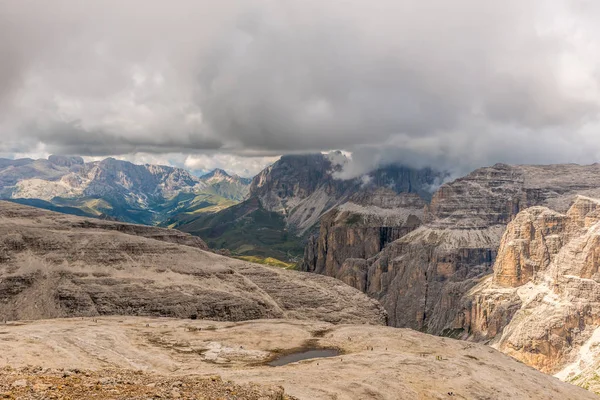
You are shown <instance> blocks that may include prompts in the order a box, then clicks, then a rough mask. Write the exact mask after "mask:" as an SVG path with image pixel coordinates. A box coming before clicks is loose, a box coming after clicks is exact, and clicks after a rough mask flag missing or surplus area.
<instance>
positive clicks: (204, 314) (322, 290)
mask: <svg viewBox="0 0 600 400" xmlns="http://www.w3.org/2000/svg"><path fill="white" fill-rule="evenodd" d="M205 248H206V246H205V244H204V243H203V242H202V240H200V239H199V238H196V237H192V236H190V235H187V234H183V233H181V232H177V231H174V230H166V229H160V228H153V227H147V226H138V225H129V224H123V223H115V222H110V221H99V220H95V219H84V218H78V217H74V216H69V215H64V214H58V213H52V212H49V211H45V210H40V209H35V208H31V207H26V206H21V205H16V204H14V203H9V202H0V320H21V319H40V318H56V317H69V316H94V315H155V316H172V317H180V318H212V319H218V320H230V321H239V320H247V319H257V318H297V319H320V320H326V321H330V322H336V323H344V322H355V323H372V324H382V323H385V312H384V311H383V310H382V308H381V306H380V305H379V304H378V303H377V302H376V301H375V300H372V299H369V298H368V297H367V296H365V295H364V294H362V293H360V292H359V291H358V290H356V289H353V288H351V287H349V286H347V285H345V284H343V283H342V282H339V281H337V280H335V279H333V278H328V277H324V276H317V275H313V274H304V273H300V272H295V271H287V270H282V269H278V268H275V267H268V266H262V265H258V264H251V263H247V262H243V261H240V260H234V259H231V258H227V257H223V256H219V255H216V254H213V253H209V252H206V251H204V250H203V249H205Z"/></svg>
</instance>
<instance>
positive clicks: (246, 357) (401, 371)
mask: <svg viewBox="0 0 600 400" xmlns="http://www.w3.org/2000/svg"><path fill="white" fill-rule="evenodd" d="M0 337H2V340H0V354H2V357H0V366H7V365H10V366H11V367H12V368H14V369H16V371H15V370H9V371H6V370H5V372H3V373H2V374H0V387H1V388H2V390H6V391H13V392H16V393H24V392H25V391H31V390H34V388H35V384H36V383H46V381H45V379H47V378H45V377H44V376H45V375H51V376H52V375H55V374H56V371H57V370H58V371H60V372H62V376H64V378H63V383H64V384H65V386H66V385H67V384H70V385H73V386H74V387H78V386H82V385H85V384H92V387H91V388H90V389H89V390H90V393H96V390H100V391H101V393H106V394H107V395H108V396H111V395H112V396H114V397H105V398H119V397H117V395H116V393H118V391H119V390H128V388H129V389H132V390H140V391H141V392H143V393H148V394H150V393H154V392H158V394H161V393H164V389H166V388H167V387H165V384H168V386H170V389H178V390H179V391H180V392H181V394H182V395H183V394H185V393H189V392H188V390H189V388H194V387H198V388H199V389H202V388H207V387H208V388H212V389H214V390H221V389H225V390H227V388H230V389H231V391H230V392H229V396H231V397H225V396H224V397H223V398H232V399H233V398H236V397H233V396H234V393H232V392H236V393H237V391H238V390H239V391H240V393H246V392H244V390H264V391H265V393H269V392H268V390H272V391H275V392H274V393H281V391H279V392H277V389H276V388H277V387H283V389H284V390H285V392H284V393H285V395H289V396H293V397H294V398H297V399H301V400H320V399H328V400H329V399H338V400H350V399H367V400H369V399H378V400H382V399H383V400H387V399H389V400H398V399H400V400H403V399H406V400H409V399H410V400H412V399H422V400H429V399H436V400H437V399H453V398H457V399H498V400H504V399H506V400H508V399H532V400H537V399H544V400H552V399H565V400H569V399H572V400H575V399H577V400H582V399H595V398H597V397H596V396H595V395H593V394H592V393H591V392H588V391H586V390H584V389H581V388H578V387H575V386H572V385H569V384H566V383H564V382H561V381H560V380H558V379H556V378H554V377H552V376H549V375H545V374H542V373H540V372H539V371H536V370H534V369H533V368H530V367H528V366H526V365H524V364H522V363H519V362H517V361H515V360H514V359H512V358H511V357H508V356H506V355H504V354H502V353H500V352H498V351H496V350H494V349H491V348H489V347H487V346H484V345H480V344H475V343H467V342H463V341H457V340H452V339H448V338H440V337H435V336H431V335H426V334H423V333H419V332H415V331H412V330H407V329H397V328H389V327H383V326H365V325H332V324H329V323H324V322H314V321H293V320H260V321H248V322H237V323H232V322H216V321H200V320H197V321H190V320H177V319H167V318H141V317H100V318H94V319H92V318H84V319H81V318H72V319H55V320H42V321H32V322H28V321H23V322H18V323H9V324H6V325H0ZM307 348H335V349H338V350H339V351H341V355H339V356H334V357H328V358H315V359H307V360H302V361H299V362H295V363H291V364H288V365H285V366H281V367H270V366H267V365H266V362H267V361H269V360H271V359H273V358H274V357H278V356H280V355H282V354H289V353H293V352H296V351H299V350H302V349H307ZM57 354H60V357H58V356H57ZM27 365H31V366H32V367H30V368H35V367H40V368H41V370H42V371H46V369H48V368H49V369H50V370H48V372H41V373H39V374H40V375H41V377H39V378H36V377H32V376H31V375H33V374H32V373H26V372H25V373H24V372H23V370H22V368H25V367H27ZM40 368H36V369H35V370H39V369H40ZM28 370H29V371H31V369H28ZM26 371H27V370H26ZM104 371H109V372H104ZM110 371H114V372H110ZM130 371H139V372H137V373H136V374H137V376H135V375H134V374H133V373H132V372H130ZM149 372H152V375H149V374H148V373H149ZM86 374H87V375H89V377H87V376H86ZM81 375H83V376H81ZM215 375H218V376H221V377H222V379H223V381H224V382H223V383H222V384H220V385H218V386H217V385H214V387H213V386H211V385H212V384H211V383H210V382H208V383H207V378H210V377H211V376H215ZM215 379H216V378H215ZM229 380H231V381H233V382H235V384H227V383H226V382H227V381H229ZM21 381H24V385H25V386H23V385H22V383H23V382H21ZM16 382H18V384H17V385H16V386H13V385H15V383H16ZM48 383H50V384H51V385H60V384H61V383H60V381H56V380H54V381H51V382H48ZM98 384H99V385H100V386H102V387H101V388H100V389H98V388H97V387H96V386H97V385H98ZM228 385H229V386H228ZM252 388H254V389H252ZM261 388H262V389H261ZM41 389H43V388H42V387H41V386H38V389H37V390H41ZM111 389H112V390H115V391H116V392H112V394H111V392H110V390H111ZM212 389H211V390H212ZM68 390H71V389H68ZM46 393H48V392H46ZM50 393H52V392H50ZM200 393H202V391H200ZM272 393H273V392H272ZM163 395H164V394H163ZM171 395H172V393H170V392H166V397H167V398H169V397H170V396H171ZM133 398H135V397H133ZM182 398H186V397H183V396H182ZM188 398H189V397H188ZM208 398H218V397H208ZM238 398H251V399H254V398H255V397H238ZM265 398H266V399H271V398H273V397H265Z"/></svg>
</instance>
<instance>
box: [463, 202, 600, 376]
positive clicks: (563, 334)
mask: <svg viewBox="0 0 600 400" xmlns="http://www.w3.org/2000/svg"><path fill="white" fill-rule="evenodd" d="M599 254H600V201H599V200H595V199H591V198H587V197H583V196H579V197H578V198H577V199H576V201H575V203H574V204H573V206H572V207H571V208H570V209H569V210H568V212H567V213H565V214H561V213H558V212H556V211H553V210H550V209H548V208H546V207H532V208H528V209H526V210H524V211H522V212H521V213H519V214H518V215H517V217H516V218H515V219H514V220H513V221H512V222H511V223H510V224H509V225H508V228H507V230H506V232H505V234H504V236H503V238H502V241H501V245H500V249H499V252H498V257H497V260H496V263H495V265H494V274H493V275H492V276H490V277H488V278H487V279H486V280H485V281H483V282H482V283H480V284H479V285H477V286H476V287H474V288H473V289H472V290H471V292H470V293H469V294H468V296H467V298H466V299H465V318H464V321H465V333H466V334H467V335H468V336H469V337H470V338H472V339H475V340H490V341H492V343H494V346H495V347H497V348H498V349H499V350H501V351H503V352H505V353H507V354H509V355H511V356H513V357H515V358H517V359H519V360H521V361H523V362H525V363H527V364H529V365H532V366H534V367H536V368H537V369H540V370H542V371H544V372H548V373H558V375H559V377H561V378H562V379H565V380H577V381H578V382H577V383H579V384H583V385H585V384H586V383H590V382H593V380H594V379H595V376H596V375H595V371H591V367H596V368H597V367H598V365H600V350H599V349H597V348H595V347H598V346H599V345H600V336H599V335H598V332H600V330H599V328H600V273H599V268H600V261H599V258H598V255H599ZM592 372H593V373H592ZM582 374H583V375H582ZM588 381H589V382H588Z"/></svg>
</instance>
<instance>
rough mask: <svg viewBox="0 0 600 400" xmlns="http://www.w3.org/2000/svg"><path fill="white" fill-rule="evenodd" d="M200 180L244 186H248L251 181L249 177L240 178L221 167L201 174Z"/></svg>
mask: <svg viewBox="0 0 600 400" xmlns="http://www.w3.org/2000/svg"><path fill="white" fill-rule="evenodd" d="M200 180H202V181H204V182H207V183H211V184H214V183H220V182H227V183H233V184H239V185H244V186H248V185H250V183H251V182H252V179H251V178H242V177H240V176H238V175H236V174H230V173H228V172H227V171H225V170H224V169H221V168H215V169H213V170H212V171H210V172H209V173H207V174H204V175H202V176H201V177H200Z"/></svg>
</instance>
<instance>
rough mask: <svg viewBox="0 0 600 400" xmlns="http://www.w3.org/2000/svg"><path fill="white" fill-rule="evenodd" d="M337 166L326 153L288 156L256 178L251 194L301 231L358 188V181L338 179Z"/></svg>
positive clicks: (251, 187)
mask: <svg viewBox="0 0 600 400" xmlns="http://www.w3.org/2000/svg"><path fill="white" fill-rule="evenodd" d="M336 167H338V168H339V166H336V165H335V164H333V163H332V162H331V159H330V158H329V157H328V156H327V155H324V154H320V153H319V154H306V155H286V156H283V157H281V158H280V159H279V160H278V161H277V162H276V163H274V164H273V165H271V166H269V167H267V168H266V169H264V170H263V171H262V172H261V173H260V174H258V175H257V176H256V177H254V179H253V180H252V183H251V185H250V195H249V196H250V197H256V198H258V199H259V200H260V202H261V204H262V206H263V207H264V208H265V209H266V210H268V211H274V212H277V213H279V214H282V215H284V216H286V219H287V221H288V224H289V225H290V227H291V228H292V229H297V230H298V231H299V232H300V233H302V232H304V231H305V230H307V229H309V228H310V227H312V226H313V225H314V224H315V223H316V222H317V221H318V219H319V217H320V216H321V215H322V214H323V213H324V212H325V211H327V210H328V209H329V208H331V207H333V206H334V205H335V204H336V203H338V202H339V201H340V200H341V199H343V198H344V197H347V196H349V195H350V194H351V193H352V192H353V191H355V190H356V189H357V187H358V184H357V182H356V181H344V180H339V179H335V178H334V177H333V175H332V173H333V172H334V171H335V169H336Z"/></svg>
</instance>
